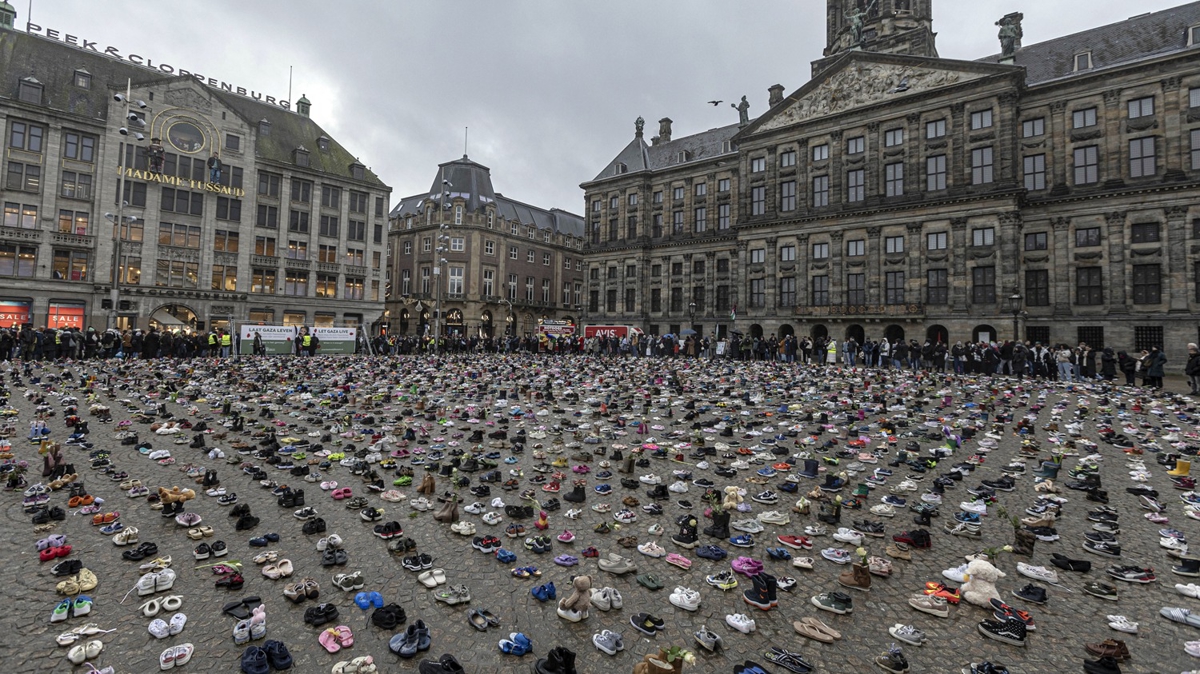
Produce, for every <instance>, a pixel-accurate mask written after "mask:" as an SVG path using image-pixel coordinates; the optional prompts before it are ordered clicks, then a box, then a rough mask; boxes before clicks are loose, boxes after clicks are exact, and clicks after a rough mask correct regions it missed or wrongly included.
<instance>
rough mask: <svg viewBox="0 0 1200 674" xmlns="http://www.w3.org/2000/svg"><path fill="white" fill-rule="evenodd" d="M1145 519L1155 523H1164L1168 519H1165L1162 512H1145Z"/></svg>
mask: <svg viewBox="0 0 1200 674" xmlns="http://www.w3.org/2000/svg"><path fill="white" fill-rule="evenodd" d="M1146 519H1148V520H1150V521H1151V522H1154V523H1155V524H1166V523H1167V522H1169V521H1170V520H1169V519H1167V516H1166V515H1164V514H1162V513H1146Z"/></svg>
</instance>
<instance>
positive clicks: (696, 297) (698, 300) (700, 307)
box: [688, 286, 705, 313]
mask: <svg viewBox="0 0 1200 674" xmlns="http://www.w3.org/2000/svg"><path fill="white" fill-rule="evenodd" d="M704 294H705V291H704V286H692V304H694V305H696V306H694V307H692V306H689V307H688V310H689V311H692V310H694V311H695V312H696V313H704Z"/></svg>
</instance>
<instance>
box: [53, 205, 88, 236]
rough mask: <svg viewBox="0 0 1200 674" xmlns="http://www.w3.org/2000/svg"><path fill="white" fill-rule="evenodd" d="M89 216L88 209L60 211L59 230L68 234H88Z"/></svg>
mask: <svg viewBox="0 0 1200 674" xmlns="http://www.w3.org/2000/svg"><path fill="white" fill-rule="evenodd" d="M88 220H89V216H88V213H87V212H86V211H62V210H60V211H59V212H58V231H60V232H64V233H66V234H79V235H81V236H82V235H86V234H87V233H88Z"/></svg>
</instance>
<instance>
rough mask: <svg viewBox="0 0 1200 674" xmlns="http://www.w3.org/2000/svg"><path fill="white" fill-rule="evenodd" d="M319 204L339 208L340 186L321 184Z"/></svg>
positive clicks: (340, 200) (340, 199)
mask: <svg viewBox="0 0 1200 674" xmlns="http://www.w3.org/2000/svg"><path fill="white" fill-rule="evenodd" d="M321 206H323V207H325V208H341V206H342V188H340V187H334V186H332V185H321Z"/></svg>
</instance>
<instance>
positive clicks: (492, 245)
mask: <svg viewBox="0 0 1200 674" xmlns="http://www.w3.org/2000/svg"><path fill="white" fill-rule="evenodd" d="M483 254H484V255H495V254H496V242H495V241H484V242H483Z"/></svg>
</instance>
